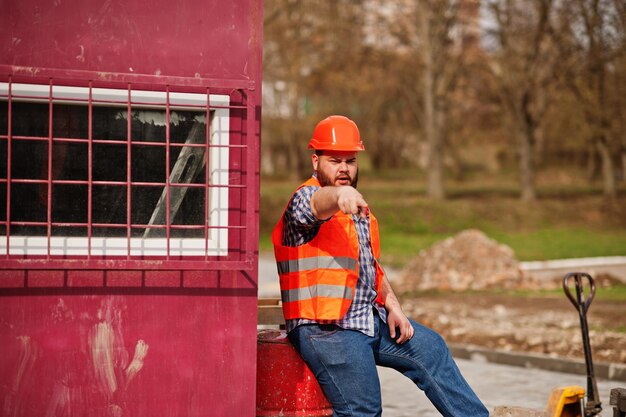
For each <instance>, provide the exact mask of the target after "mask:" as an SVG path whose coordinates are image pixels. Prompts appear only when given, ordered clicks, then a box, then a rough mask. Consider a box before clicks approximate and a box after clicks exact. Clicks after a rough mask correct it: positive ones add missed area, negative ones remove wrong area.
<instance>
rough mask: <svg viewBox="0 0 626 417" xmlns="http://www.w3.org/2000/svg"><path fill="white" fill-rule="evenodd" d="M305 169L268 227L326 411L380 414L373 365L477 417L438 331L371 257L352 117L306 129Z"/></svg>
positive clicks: (294, 325)
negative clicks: (412, 310)
mask: <svg viewBox="0 0 626 417" xmlns="http://www.w3.org/2000/svg"><path fill="white" fill-rule="evenodd" d="M309 149H313V150H314V151H315V152H314V153H313V155H312V157H311V162H312V165H313V171H314V173H313V176H312V177H311V178H309V179H308V180H307V181H306V182H304V183H303V184H302V185H300V187H298V189H297V190H296V192H295V193H294V195H293V196H292V198H291V200H290V201H289V204H288V205H287V208H286V209H285V212H284V213H283V215H282V216H281V218H280V220H279V222H278V224H277V225H276V227H275V228H274V231H273V232H272V242H273V244H274V254H275V256H276V263H277V267H278V273H279V276H280V287H281V298H282V301H283V314H284V316H285V321H286V325H287V332H288V337H289V340H290V341H291V342H292V343H293V345H294V346H295V348H296V350H297V351H298V352H299V353H300V355H301V356H302V358H303V359H304V361H305V362H306V363H307V364H308V365H309V367H310V368H311V370H312V371H313V374H314V375H315V377H316V378H317V380H318V381H319V383H320V386H321V387H322V390H323V391H324V394H325V395H326V397H327V398H328V401H329V402H330V403H331V405H332V407H333V415H334V416H359V417H360V416H380V415H381V414H382V401H381V391H380V381H379V379H378V374H377V371H376V365H380V366H385V367H391V368H394V369H396V370H398V371H400V372H402V373H403V374H404V375H405V376H407V377H408V378H410V379H411V380H412V381H413V382H414V383H415V384H416V385H417V387H418V388H420V389H421V390H423V391H424V392H425V394H426V395H427V397H428V398H429V399H430V401H431V402H432V403H433V405H434V406H435V407H436V408H437V409H438V410H439V412H440V413H441V415H443V416H448V417H486V416H488V415H489V412H488V411H487V409H486V408H485V406H484V405H483V404H482V403H481V401H480V400H479V399H478V397H477V396H476V394H475V393H474V391H473V390H472V389H471V388H470V386H469V385H468V384H467V382H466V381H465V379H464V378H463V376H462V375H461V373H460V371H459V369H458V367H457V366H456V364H455V363H454V360H453V359H452V356H451V355H450V352H449V350H448V347H447V346H446V344H445V342H444V340H443V339H442V338H441V336H440V335H439V334H437V333H435V332H434V331H433V330H431V329H429V328H427V327H425V326H422V325H421V324H419V323H417V322H415V321H413V320H410V319H409V318H407V317H406V315H405V314H404V313H403V311H402V308H401V306H400V303H399V302H398V299H397V298H396V296H395V294H394V292H393V290H392V288H391V285H390V284H389V281H388V280H387V277H386V276H385V273H384V271H383V268H382V267H381V265H380V263H379V258H380V242H379V233H378V222H377V220H376V217H375V216H374V215H373V214H372V213H371V212H370V210H369V205H368V203H367V201H366V200H365V198H364V197H363V195H362V194H361V193H360V192H359V191H357V182H358V176H359V170H358V164H357V153H358V152H360V151H363V150H365V148H364V146H363V143H362V141H361V138H360V134H359V129H358V127H357V125H356V124H355V123H354V122H353V121H352V120H350V119H348V118H347V117H344V116H329V117H327V118H325V119H324V120H322V121H321V122H319V123H318V124H317V126H316V127H315V129H314V131H313V137H312V138H311V140H310V142H309Z"/></svg>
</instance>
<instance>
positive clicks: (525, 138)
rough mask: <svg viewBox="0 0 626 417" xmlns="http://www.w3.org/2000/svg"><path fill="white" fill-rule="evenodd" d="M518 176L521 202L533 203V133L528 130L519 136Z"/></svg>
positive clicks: (534, 194) (534, 195) (534, 196)
mask: <svg viewBox="0 0 626 417" xmlns="http://www.w3.org/2000/svg"><path fill="white" fill-rule="evenodd" d="M519 141H520V143H519V171H520V172H519V175H520V189H521V199H522V201H533V200H535V199H536V197H537V196H536V193H535V166H534V155H533V143H534V137H533V132H532V130H531V129H530V128H526V129H524V132H522V133H520V135H519Z"/></svg>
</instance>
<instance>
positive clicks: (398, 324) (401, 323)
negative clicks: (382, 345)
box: [387, 306, 415, 344]
mask: <svg viewBox="0 0 626 417" xmlns="http://www.w3.org/2000/svg"><path fill="white" fill-rule="evenodd" d="M387 324H388V325H389V336H391V338H392V339H396V331H397V330H399V331H400V335H398V338H397V339H396V343H398V344H403V343H404V342H407V341H409V340H411V338H412V337H413V332H414V331H415V330H414V329H413V326H412V325H411V322H410V321H409V319H408V318H407V317H406V316H405V315H404V313H403V312H402V309H401V308H400V307H399V306H398V308H395V309H393V310H387ZM396 329H397V330H396Z"/></svg>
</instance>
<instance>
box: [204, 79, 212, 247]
mask: <svg viewBox="0 0 626 417" xmlns="http://www.w3.org/2000/svg"><path fill="white" fill-rule="evenodd" d="M205 117H206V120H207V122H206V127H205V131H204V135H205V136H204V146H205V148H204V166H205V169H204V183H205V184H206V185H207V188H206V189H205V190H204V258H205V259H207V258H208V256H209V220H210V219H209V213H210V212H209V189H210V188H209V183H210V181H209V170H210V168H211V166H210V158H209V155H210V151H211V149H210V147H209V146H210V142H211V89H210V88H207V89H206V110H205Z"/></svg>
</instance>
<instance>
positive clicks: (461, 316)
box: [400, 292, 626, 363]
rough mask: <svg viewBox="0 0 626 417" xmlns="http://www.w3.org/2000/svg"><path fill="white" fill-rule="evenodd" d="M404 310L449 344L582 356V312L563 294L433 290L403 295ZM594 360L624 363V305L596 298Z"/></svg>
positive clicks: (591, 324) (592, 338) (591, 311)
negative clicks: (432, 291) (425, 292)
mask: <svg viewBox="0 0 626 417" xmlns="http://www.w3.org/2000/svg"><path fill="white" fill-rule="evenodd" d="M400 298H401V302H402V304H403V308H404V310H405V313H406V314H407V315H408V316H410V317H411V318H413V319H415V320H416V321H418V322H420V323H422V324H424V325H426V326H428V327H431V328H433V329H435V330H436V331H438V332H439V333H440V334H441V335H442V336H443V337H444V338H445V339H446V341H447V342H448V343H464V344H472V345H477V346H482V347H486V348H493V349H502V350H507V351H518V352H526V353H527V352H536V353H544V354H550V355H555V356H557V357H563V358H574V359H581V360H582V359H584V353H583V347H582V336H581V330H580V321H579V316H578V312H577V310H576V309H574V306H573V305H572V304H571V303H570V302H569V300H568V299H567V298H566V297H565V295H562V296H557V295H551V296H535V297H525V296H519V295H506V294H496V293H454V292H435V293H430V294H424V295H418V296H410V295H407V294H405V295H403V296H400ZM587 321H588V325H589V328H590V332H589V333H590V341H591V347H592V354H593V360H594V362H596V361H601V362H615V363H626V303H623V302H617V301H606V300H598V299H597V298H596V299H594V300H593V302H592V304H591V307H590V308H589V312H588V315H587Z"/></svg>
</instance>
